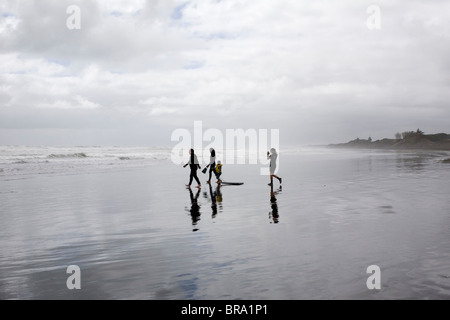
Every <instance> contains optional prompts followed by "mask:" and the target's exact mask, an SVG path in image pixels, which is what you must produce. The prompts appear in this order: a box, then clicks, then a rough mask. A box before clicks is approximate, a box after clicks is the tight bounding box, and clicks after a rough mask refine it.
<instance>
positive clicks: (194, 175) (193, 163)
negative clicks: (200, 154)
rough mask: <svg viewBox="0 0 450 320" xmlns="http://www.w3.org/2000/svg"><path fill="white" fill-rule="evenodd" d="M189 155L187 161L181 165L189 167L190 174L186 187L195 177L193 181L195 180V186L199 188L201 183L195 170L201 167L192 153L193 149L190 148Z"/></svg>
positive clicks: (189, 185)
mask: <svg viewBox="0 0 450 320" xmlns="http://www.w3.org/2000/svg"><path fill="white" fill-rule="evenodd" d="M190 155H191V156H190V158H189V161H188V163H186V164H185V165H184V166H183V168H186V167H187V166H189V167H190V169H191V174H190V176H189V184H187V185H186V187H188V188H190V187H191V184H192V180H193V179H195V181H197V183H198V186H197V188H199V189H200V188H201V187H202V184H201V183H200V180H199V179H198V176H197V170H198V169H201V167H200V164H199V163H198V159H197V156H196V155H195V153H194V149H191V150H190Z"/></svg>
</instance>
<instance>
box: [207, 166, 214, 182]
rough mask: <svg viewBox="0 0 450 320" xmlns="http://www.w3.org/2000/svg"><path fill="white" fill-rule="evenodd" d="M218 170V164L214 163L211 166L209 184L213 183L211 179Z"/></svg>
mask: <svg viewBox="0 0 450 320" xmlns="http://www.w3.org/2000/svg"><path fill="white" fill-rule="evenodd" d="M215 170H216V164H215V163H213V164H212V165H210V166H209V179H208V183H211V177H212V174H213V172H215Z"/></svg>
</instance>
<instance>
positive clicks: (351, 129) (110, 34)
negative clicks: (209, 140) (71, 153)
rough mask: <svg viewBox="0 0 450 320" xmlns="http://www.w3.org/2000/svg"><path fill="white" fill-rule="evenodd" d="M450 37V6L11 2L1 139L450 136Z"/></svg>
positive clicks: (4, 31) (1, 67) (0, 35)
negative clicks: (220, 134)
mask: <svg viewBox="0 0 450 320" xmlns="http://www.w3.org/2000/svg"><path fill="white" fill-rule="evenodd" d="M70 5H77V6H78V7H79V8H80V10H81V11H80V12H81V20H80V26H81V29H79V30H77V29H74V30H70V29H69V28H68V27H67V19H68V18H69V17H70V16H71V14H67V8H68V7H69V6H70ZM370 5H376V6H378V8H379V9H380V13H381V15H380V17H381V20H380V25H379V26H380V27H381V29H373V28H369V27H368V25H367V23H368V20H369V22H373V21H374V20H373V18H374V17H375V15H374V13H373V11H370V10H369V13H368V11H367V10H368V7H369V6H370ZM70 21H72V20H70ZM372 26H373V24H372ZM449 40H450V1H446V0H428V1H414V0H404V1H376V0H372V1H355V0H353V1H349V0H340V1H333V0H329V1H320V0H319V1H306V0H305V1H298V0H258V1H244V0H221V1H220V0H196V1H182V0H160V1H158V0H148V1H145V0H131V1H129V0H127V1H120V0H114V1H111V0H96V1H95V0H79V1H77V0H69V1H66V0H57V1H55V0H27V1H19V0H16V1H10V0H0V144H2V145H5V144H9V145H11V144H21V145H24V144H25V145H137V146H151V145H171V144H172V142H171V141H170V137H171V133H172V131H173V130H174V129H177V128H187V129H191V128H192V127H193V123H194V121H195V120H201V121H203V126H204V128H205V129H208V128H217V129H220V130H225V129H233V128H243V129H250V128H254V129H280V142H281V144H282V145H283V144H286V145H292V144H315V143H334V142H344V141H348V140H350V139H354V138H356V137H360V138H367V137H369V136H372V138H374V139H381V138H385V137H388V138H393V137H394V135H395V133H396V132H398V131H399V132H401V131H406V130H415V129H417V128H420V129H421V130H423V131H425V132H426V133H438V132H450V126H449V119H450V106H449V102H450V41H449Z"/></svg>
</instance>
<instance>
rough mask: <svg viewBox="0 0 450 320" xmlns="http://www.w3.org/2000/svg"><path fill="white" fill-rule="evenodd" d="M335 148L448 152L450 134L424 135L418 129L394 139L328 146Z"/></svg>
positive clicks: (398, 134)
mask: <svg viewBox="0 0 450 320" xmlns="http://www.w3.org/2000/svg"><path fill="white" fill-rule="evenodd" d="M328 146H329V147H336V148H362V149H391V150H396V149H398V150H414V149H416V150H450V134H447V133H437V134H425V133H424V132H423V131H421V130H420V129H417V131H407V132H403V133H397V134H396V135H395V139H387V138H385V139H382V140H376V141H373V140H372V138H370V137H369V138H368V139H359V138H357V139H355V140H352V141H349V142H346V143H338V144H330V145H328Z"/></svg>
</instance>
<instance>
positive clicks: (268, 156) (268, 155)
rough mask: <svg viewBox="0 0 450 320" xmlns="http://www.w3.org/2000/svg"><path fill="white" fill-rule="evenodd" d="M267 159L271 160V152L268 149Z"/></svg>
mask: <svg viewBox="0 0 450 320" xmlns="http://www.w3.org/2000/svg"><path fill="white" fill-rule="evenodd" d="M267 160H270V152H269V151H267Z"/></svg>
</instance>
